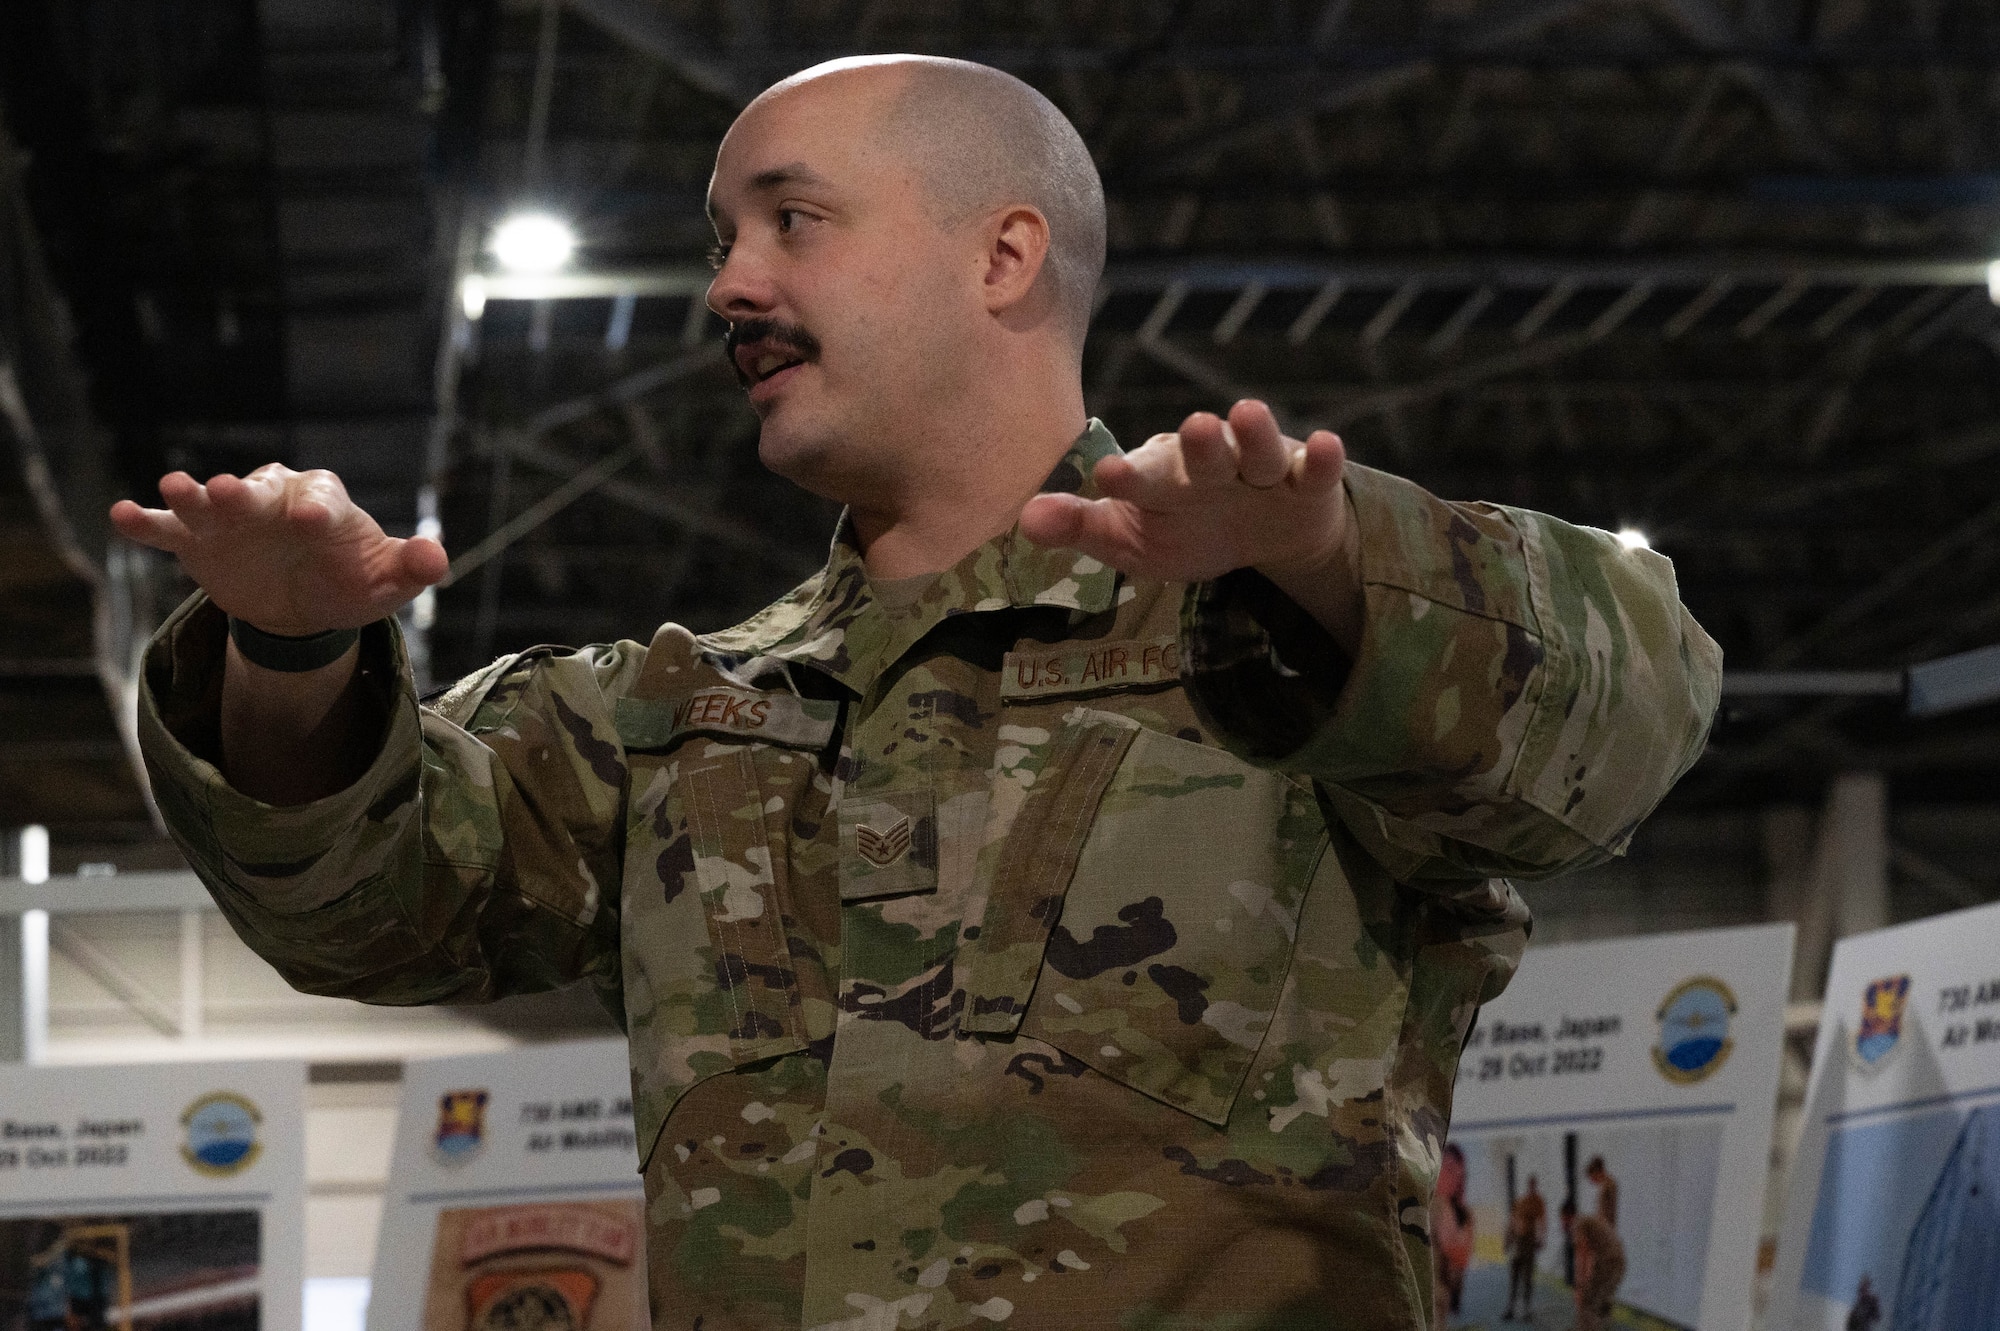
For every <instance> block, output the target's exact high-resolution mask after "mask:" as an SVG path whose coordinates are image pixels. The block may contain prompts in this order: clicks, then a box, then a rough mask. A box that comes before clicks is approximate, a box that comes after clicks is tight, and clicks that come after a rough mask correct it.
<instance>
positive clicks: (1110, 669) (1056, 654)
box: [1000, 638, 1181, 699]
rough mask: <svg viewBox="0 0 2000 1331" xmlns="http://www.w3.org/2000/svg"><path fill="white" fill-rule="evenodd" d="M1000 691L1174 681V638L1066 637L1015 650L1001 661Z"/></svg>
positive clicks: (1177, 668)
mask: <svg viewBox="0 0 2000 1331" xmlns="http://www.w3.org/2000/svg"><path fill="white" fill-rule="evenodd" d="M1000 669H1001V675H1000V696H1001V697H1002V698H1003V699H1007V698H1016V699H1022V698H1056V697H1061V696H1063V695H1065V694H1071V693H1095V692H1096V691H1097V690H1099V689H1129V688H1138V687H1143V686H1147V685H1158V684H1171V683H1173V682H1174V681H1175V680H1177V679H1179V678H1180V673H1181V651H1180V643H1179V641H1178V640H1177V639H1174V638H1144V639H1136V638H1135V639H1127V640H1124V641H1121V642H1096V643H1066V644H1064V645H1063V646H1061V647H1055V648H1050V649H1048V650H1047V651H1039V652H1009V653H1007V657H1006V660H1005V661H1004V662H1003V663H1002V664H1001V667H1000Z"/></svg>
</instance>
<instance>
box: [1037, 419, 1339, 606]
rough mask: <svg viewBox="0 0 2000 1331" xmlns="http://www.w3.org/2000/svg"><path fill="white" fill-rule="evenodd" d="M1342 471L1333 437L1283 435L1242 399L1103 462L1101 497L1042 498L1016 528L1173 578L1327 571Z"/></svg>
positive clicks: (1041, 540) (1335, 544) (1041, 541)
mask: <svg viewBox="0 0 2000 1331" xmlns="http://www.w3.org/2000/svg"><path fill="white" fill-rule="evenodd" d="M1345 465H1346V452H1345V450H1344V449H1343V448H1342V447H1341V443H1340V438H1339V436H1338V435H1335V434H1334V433H1333V432H1332V431H1331V430H1315V431H1314V432H1313V433H1312V434H1311V435H1309V436H1308V437H1307V438H1306V439H1305V440H1304V442H1301V441H1299V440H1297V439H1289V438H1286V437H1285V435H1284V434H1283V433H1282V432H1280V430H1279V429H1278V422H1277V419H1276V418H1275V417H1273V416H1272V415H1271V409H1270V408H1269V407H1267V406H1265V405H1264V404H1263V403H1262V402H1258V401H1255V400H1253V399H1248V398H1246V399H1244V400H1243V401H1241V402H1238V403H1237V404H1236V405H1235V406H1233V407H1231V408H1230V409H1229V419H1228V420H1227V421H1224V420H1223V419H1221V418H1220V417H1218V416H1216V415H1214V414H1213V413H1212V412H1206V411H1198V412H1196V413H1194V414H1193V415H1192V416H1189V417H1188V418H1187V419H1186V420H1185V421H1183V422H1181V428H1180V430H1179V432H1178V433H1175V434H1156V435H1154V436H1153V437H1152V438H1151V439H1148V440H1147V441H1146V442H1145V443H1144V444H1141V445H1140V446H1139V447H1138V448H1137V449H1135V450H1133V451H1132V452H1131V453H1128V454H1126V455H1124V456H1123V457H1109V458H1105V459H1104V460H1103V461H1102V462H1099V463H1098V464H1097V475H1096V481H1097V488H1098V490H1099V492H1100V493H1101V494H1103V496H1104V497H1103V498H1102V499H1095V500H1092V499H1084V498H1082V497H1080V496H1077V495H1060V494H1045V495H1037V496H1035V498H1033V499H1031V500H1029V501H1028V505H1027V507H1026V508H1025V509H1023V510H1022V512H1021V531H1022V533H1023V534H1024V535H1026V536H1027V537H1028V539H1029V540H1031V541H1034V542H1035V543H1036V544H1037V545H1052V546H1068V547H1071V548H1073V549H1076V550H1080V551H1082V552H1083V553H1084V554H1087V555H1089V556H1091V557H1092V558H1093V559H1098V560H1102V561H1103V562H1104V563H1107V564H1110V565H1112V566H1113V567H1116V568H1119V569H1123V570H1124V571H1125V572H1127V573H1130V574H1133V575H1135V576H1138V577H1145V578H1158V579H1161V580H1164V581H1170V582H1201V581H1205V580H1207V579H1210V578H1215V577H1220V576H1221V575H1222V574H1224V573H1227V572H1229V571H1230V570H1231V569H1238V568H1250V567H1255V568H1266V569H1279V568H1291V567H1306V566H1310V565H1317V564H1322V563H1325V562H1327V561H1329V560H1331V559H1332V558H1334V556H1335V555H1336V554H1337V552H1338V551H1339V550H1340V548H1341V546H1342V544H1343V541H1344V538H1345V536H1346V532H1345V530H1344V528H1345V526H1346V522H1347V505H1346V501H1345V499H1344V498H1343V494H1342V490H1341V484H1340V477H1341V471H1342V469H1343V468H1344V467H1345Z"/></svg>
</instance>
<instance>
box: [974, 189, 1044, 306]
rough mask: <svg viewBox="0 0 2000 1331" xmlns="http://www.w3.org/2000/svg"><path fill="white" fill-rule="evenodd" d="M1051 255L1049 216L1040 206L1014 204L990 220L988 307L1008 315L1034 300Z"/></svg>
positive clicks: (986, 275) (985, 279) (986, 279)
mask: <svg viewBox="0 0 2000 1331" xmlns="http://www.w3.org/2000/svg"><path fill="white" fill-rule="evenodd" d="M1048 257H1049V219H1048V218H1046V217H1044V216H1042V211H1041V209H1039V208H1032V207H1029V206H1028V205H1027V204H1024V203H1022V204H1012V205H1009V206H1008V207H1006V208H1003V209H1001V210H1000V211H999V212H996V213H994V214H993V216H992V217H991V218H989V219H988V221H987V227H986V253H985V256H984V258H985V264H984V272H983V282H984V289H985V296H986V308H987V309H988V310H990V311H991V312H993V313H994V314H1000V315H1005V314H1009V313H1013V312H1016V311H1019V310H1022V309H1023V307H1024V304H1032V303H1033V302H1030V301H1029V299H1028V298H1029V294H1030V293H1031V292H1032V291H1033V290H1034V289H1035V279H1036V278H1038V277H1040V276H1041V274H1042V265H1043V264H1044V263H1046V262H1047V261H1048Z"/></svg>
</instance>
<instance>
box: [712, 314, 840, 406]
mask: <svg viewBox="0 0 2000 1331" xmlns="http://www.w3.org/2000/svg"><path fill="white" fill-rule="evenodd" d="M727 345H728V350H729V363H730V365H731V367H732V368H734V369H735V371H736V378H737V380H738V381H739V382H740V383H741V384H742V385H743V387H744V388H746V389H751V388H755V387H757V385H759V384H762V383H766V382H768V381H770V380H772V379H775V378H777V377H778V376H779V375H781V374H783V373H785V372H786V371H787V370H793V369H796V368H798V367H799V366H801V365H803V364H805V363H806V362H808V361H812V360H817V359H818V358H819V343H818V342H817V341H815V340H814V339H813V336H812V334H811V333H808V332H807V331H806V330H805V329H803V328H799V327H797V326H795V325H792V324H785V323H780V322H778V321H777V320H776V319H746V320H744V321H743V322H742V323H738V324H733V325H731V327H730V329H729V337H728V339H727Z"/></svg>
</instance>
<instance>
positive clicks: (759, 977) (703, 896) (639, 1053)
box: [616, 698, 835, 1152]
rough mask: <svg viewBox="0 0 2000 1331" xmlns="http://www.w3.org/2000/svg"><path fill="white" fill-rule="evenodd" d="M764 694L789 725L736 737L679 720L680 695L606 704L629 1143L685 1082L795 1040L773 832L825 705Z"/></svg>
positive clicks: (798, 1042)
mask: <svg viewBox="0 0 2000 1331" xmlns="http://www.w3.org/2000/svg"><path fill="white" fill-rule="evenodd" d="M695 701H696V705H697V707H698V705H699V698H697V699H696V700H695ZM760 701H763V700H761V699H760ZM769 702H770V703H771V704H772V706H773V707H776V708H778V709H779V710H781V711H782V712H783V714H784V720H785V721H786V722H787V724H786V725H784V726H782V727H773V729H774V730H775V731H776V732H777V733H776V735H775V736H770V737H760V739H758V740H750V741H748V742H746V740H745V738H744V737H743V736H741V735H739V734H736V733H732V732H731V731H729V730H727V729H724V728H722V727H721V726H720V725H719V724H716V725H707V724H704V723H703V722H702V720H701V717H702V715H703V713H702V712H701V711H699V710H695V711H694V712H693V716H694V717H695V720H694V722H693V723H692V724H691V723H690V722H689V721H688V717H689V715H690V702H689V700H685V699H683V700H676V701H671V702H663V701H654V700H647V699H632V698H627V699H623V700H621V701H620V702H619V704H618V707H617V712H616V721H617V725H618V730H619V736H620V738H621V740H623V741H624V743H625V746H626V755H627V757H626V761H627V765H628V768H629V770H630V773H631V792H632V793H631V799H630V803H629V808H628V813H627V824H626V842H625V881H624V920H623V929H622V933H623V939H622V952H623V959H624V967H625V970H624V974H625V1012H626V1024H627V1028H628V1030H629V1032H630V1036H631V1046H632V1060H633V1068H632V1072H633V1090H634V1099H633V1112H634V1117H635V1119H636V1126H637V1129H638V1132H639V1140H640V1143H641V1148H642V1152H644V1151H649V1150H650V1149H651V1147H652V1145H653V1142H654V1141H655V1139H656V1138H657V1137H658V1135H659V1131H660V1128H661V1127H662V1126H663V1125H664V1124H665V1123H666V1120H667V1116H668V1115H669V1114H670V1113H671V1112H672V1111H673V1107H674V1105H675V1104H676V1103H677V1102H678V1101H679V1100H680V1098H681V1096H683V1095H685V1094H686V1093H687V1091H688V1090H689V1088H691V1087H692V1086H694V1085H695V1083H697V1082H699V1081H701V1080H703V1079H704V1078H707V1077H711V1076H714V1075H716V1074H717V1073H720V1072H726V1071H728V1070H729V1069H730V1068H732V1067H736V1066H739V1065H741V1064H745V1063H752V1062H756V1061H759V1060H761V1059H766V1058H772V1057H776V1056H778V1055H780V1054H787V1053H796V1052H798V1051H800V1050H802V1049H804V1048H805V1047H806V1045H807V1040H808V1035H807V1031H806V1022H805V1016H804V1011H803V1004H804V1002H805V1001H806V999H807V997H808V995H807V994H806V992H805V986H804V985H802V983H801V976H800V971H799V968H798V966H797V965H796V963H795V961H794V958H793V956H792V952H791V948H790V946H789V945H788V943H787V928H786V923H787V917H788V916H789V915H790V913H791V908H790V901H791V896H790V884H789V882H788V881H787V879H788V877H789V869H790V860H789V856H788V853H787V842H788V838H787V836H786V830H787V825H788V823H789V822H790V820H791V819H792V817H793V816H794V814H795V813H796V811H797V809H798V806H799V803H800V801H801V800H806V799H811V798H813V797H814V789H813V780H812V778H813V773H814V771H815V761H814V756H815V751H816V750H817V749H818V748H820V747H823V745H824V744H825V743H826V742H827V741H828V740H830V739H831V737H832V734H833V728H834V715H835V712H834V708H833V705H832V704H817V703H812V702H807V701H804V700H800V699H790V698H783V699H772V700H769ZM816 708H817V709H823V711H824V715H821V714H820V713H819V712H817V711H813V710H811V709H816ZM709 711H711V712H715V713H716V714H717V715H718V716H720V715H721V709H719V708H716V707H710V708H709ZM739 714H740V715H743V716H749V715H752V713H750V711H749V710H748V708H747V707H746V708H743V709H740V711H739V712H733V713H730V716H731V718H732V719H733V718H734V717H735V716H737V715H739ZM773 738H775V739H776V740H778V741H779V742H771V741H772V739H773Z"/></svg>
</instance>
